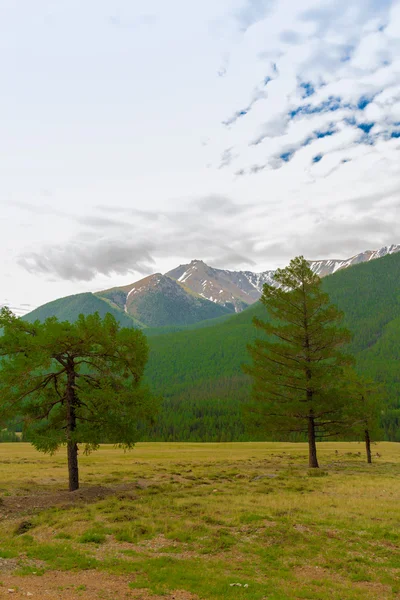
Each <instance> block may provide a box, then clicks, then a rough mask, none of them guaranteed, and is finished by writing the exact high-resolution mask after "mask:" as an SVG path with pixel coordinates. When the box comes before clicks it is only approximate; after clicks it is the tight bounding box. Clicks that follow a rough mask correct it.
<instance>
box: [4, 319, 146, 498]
mask: <svg viewBox="0 0 400 600" xmlns="http://www.w3.org/2000/svg"><path fill="white" fill-rule="evenodd" d="M0 327H1V328H2V336H1V337H0V357H1V369H0V417H1V418H2V420H5V419H7V418H11V417H14V416H16V415H18V416H20V417H22V418H23V419H24V423H25V433H26V435H27V436H28V437H29V439H31V441H32V443H33V445H34V446H35V447H36V448H37V449H38V450H41V451H43V452H50V453H52V452H54V451H55V450H56V449H57V448H59V447H60V446H61V445H64V444H65V445H66V446H67V456H68V472H69V489H70V491H73V490H76V489H78V487H79V473H78V444H79V443H84V444H85V452H90V451H91V450H94V449H96V448H97V447H98V445H99V443H100V442H104V441H109V442H112V443H118V444H119V445H121V446H124V447H128V448H129V447H132V446H133V445H134V443H135V441H136V440H137V437H138V424H139V423H140V422H142V423H143V422H145V421H148V420H151V419H152V417H153V415H154V414H155V411H156V409H157V406H156V401H155V399H154V398H153V397H152V396H151V394H150V393H149V391H148V390H147V389H146V388H144V387H142V386H141V380H142V377H143V372H144V368H145V365H146V361H147V356H148V349H147V341H146V338H145V336H144V335H143V334H142V332H141V331H139V330H134V329H127V328H120V326H119V325H118V323H117V322H116V320H115V319H114V317H113V316H112V315H110V314H107V315H106V316H105V317H104V319H101V318H100V317H99V315H98V313H95V314H93V315H89V316H86V317H84V316H83V315H81V316H80V317H79V319H78V321H76V322H75V323H73V324H71V323H68V322H67V321H65V322H61V323H60V322H59V321H58V320H57V319H56V318H55V317H53V318H49V319H47V320H46V321H45V322H44V323H40V322H39V321H36V322H35V323H33V324H31V323H27V322H25V321H23V320H21V319H18V318H17V317H15V315H13V313H12V312H11V311H10V310H9V309H7V308H3V309H2V310H1V311H0Z"/></svg>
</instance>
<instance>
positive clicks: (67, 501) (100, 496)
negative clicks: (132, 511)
mask: <svg viewBox="0 0 400 600" xmlns="http://www.w3.org/2000/svg"><path fill="white" fill-rule="evenodd" d="M153 485H157V482H153V481H147V480H145V479H140V480H138V481H135V482H134V483H124V484H120V485H113V486H100V485H94V486H87V487H82V488H80V489H79V490H76V491H75V492H69V491H67V490H58V491H55V492H48V491H44V492H41V491H36V490H35V493H33V494H25V495H18V496H5V497H4V498H3V499H2V504H1V506H0V516H3V517H7V516H9V515H10V516H13V515H16V514H26V513H34V512H39V511H41V510H45V509H47V508H54V507H58V508H68V507H71V506H75V505H79V504H91V503H93V502H98V501H99V500H104V498H107V497H108V496H117V498H121V499H122V498H129V499H134V498H135V497H136V495H135V491H136V490H143V489H146V488H148V487H150V486H153Z"/></svg>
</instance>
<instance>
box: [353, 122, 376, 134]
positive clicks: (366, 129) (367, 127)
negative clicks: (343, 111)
mask: <svg viewBox="0 0 400 600" xmlns="http://www.w3.org/2000/svg"><path fill="white" fill-rule="evenodd" d="M374 125H375V123H358V125H357V127H358V129H361V131H363V132H364V133H367V134H368V133H369V132H370V131H371V129H372V128H373V126H374Z"/></svg>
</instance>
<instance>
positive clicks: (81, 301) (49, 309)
mask: <svg viewBox="0 0 400 600" xmlns="http://www.w3.org/2000/svg"><path fill="white" fill-rule="evenodd" d="M96 311H97V312H98V313H99V315H100V316H101V317H102V318H103V317H104V316H105V315H106V314H107V313H108V312H109V313H111V314H112V315H113V316H114V317H115V318H116V320H117V321H118V322H119V323H120V324H121V325H122V326H123V327H135V326H137V322H136V321H135V320H134V319H133V318H132V317H130V316H129V315H126V314H125V313H124V312H122V311H121V310H118V309H117V308H114V307H113V306H111V305H110V304H109V303H108V302H106V301H105V300H102V299H101V298H98V297H97V296H95V295H94V294H91V293H90V292H88V293H84V294H76V295H75V296H67V297H66V298H59V299H58V300H54V301H53V302H48V303H47V304H43V306H39V308H37V309H36V310H33V311H32V312H30V313H28V314H27V315H25V316H24V319H26V320H27V321H29V322H31V323H33V322H34V321H36V320H39V321H44V320H45V319H47V318H48V317H57V319H58V320H59V321H70V322H74V321H76V320H77V318H78V316H79V315H80V314H83V315H91V314H93V313H94V312H96Z"/></svg>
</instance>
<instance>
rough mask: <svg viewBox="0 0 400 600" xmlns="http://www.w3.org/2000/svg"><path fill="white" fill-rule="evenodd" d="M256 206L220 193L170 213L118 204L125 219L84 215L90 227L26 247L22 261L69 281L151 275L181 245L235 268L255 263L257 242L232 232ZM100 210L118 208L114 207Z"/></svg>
mask: <svg viewBox="0 0 400 600" xmlns="http://www.w3.org/2000/svg"><path fill="white" fill-rule="evenodd" d="M254 208H255V205H253V204H248V205H241V204H238V203H236V202H234V201H232V200H231V199H230V198H228V197H226V196H220V195H210V196H204V197H201V198H198V199H196V200H195V201H194V202H192V204H191V206H190V207H182V208H179V207H178V208H177V209H176V210H171V211H158V212H156V211H154V212H153V211H137V210H131V209H129V208H123V207H120V208H118V207H117V209H116V210H117V212H118V213H119V214H123V216H124V218H123V219H115V218H113V217H107V216H106V217H104V216H100V215H96V214H91V215H90V216H89V215H88V216H86V217H82V218H79V223H80V224H81V225H85V226H86V227H89V229H84V230H82V231H81V232H80V233H79V234H77V235H76V236H75V237H74V238H72V239H71V240H70V241H69V242H67V243H66V244H64V245H62V246H61V245H55V246H54V245H52V246H48V245H47V246H44V247H42V248H40V249H35V250H33V251H32V250H31V251H26V252H24V253H23V254H22V255H20V256H19V259H18V263H19V265H20V266H22V267H23V268H24V269H26V270H27V271H29V272H31V273H35V274H40V275H45V276H47V277H56V278H59V279H63V280H67V281H91V280H93V279H95V278H96V277H97V276H98V275H103V276H111V275H126V274H128V273H140V274H149V273H150V272H152V271H153V270H154V265H155V264H156V261H157V259H159V258H160V257H163V256H165V255H169V254H170V255H175V254H176V252H177V248H178V247H180V248H181V251H182V249H184V250H183V251H184V252H186V253H187V258H188V259H190V258H192V257H193V256H202V257H204V258H205V259H206V260H211V261H212V262H215V261H217V262H219V263H220V264H225V265H226V266H233V265H234V264H235V261H236V262H237V261H239V262H240V263H242V264H247V265H251V264H254V259H253V258H252V253H253V248H252V244H253V242H252V240H251V239H250V238H249V237H248V236H245V235H241V236H238V238H237V240H234V241H232V230H233V228H234V226H235V224H236V223H237V220H238V219H241V218H244V216H245V215H249V214H250V213H251V212H252V211H253V210H254ZM101 210H102V212H106V211H108V212H113V211H114V210H115V208H112V209H110V208H109V207H102V208H101ZM160 221H161V222H162V227H160V225H159V223H160ZM230 224H231V225H232V228H231V227H230ZM243 233H244V231H243Z"/></svg>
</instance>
